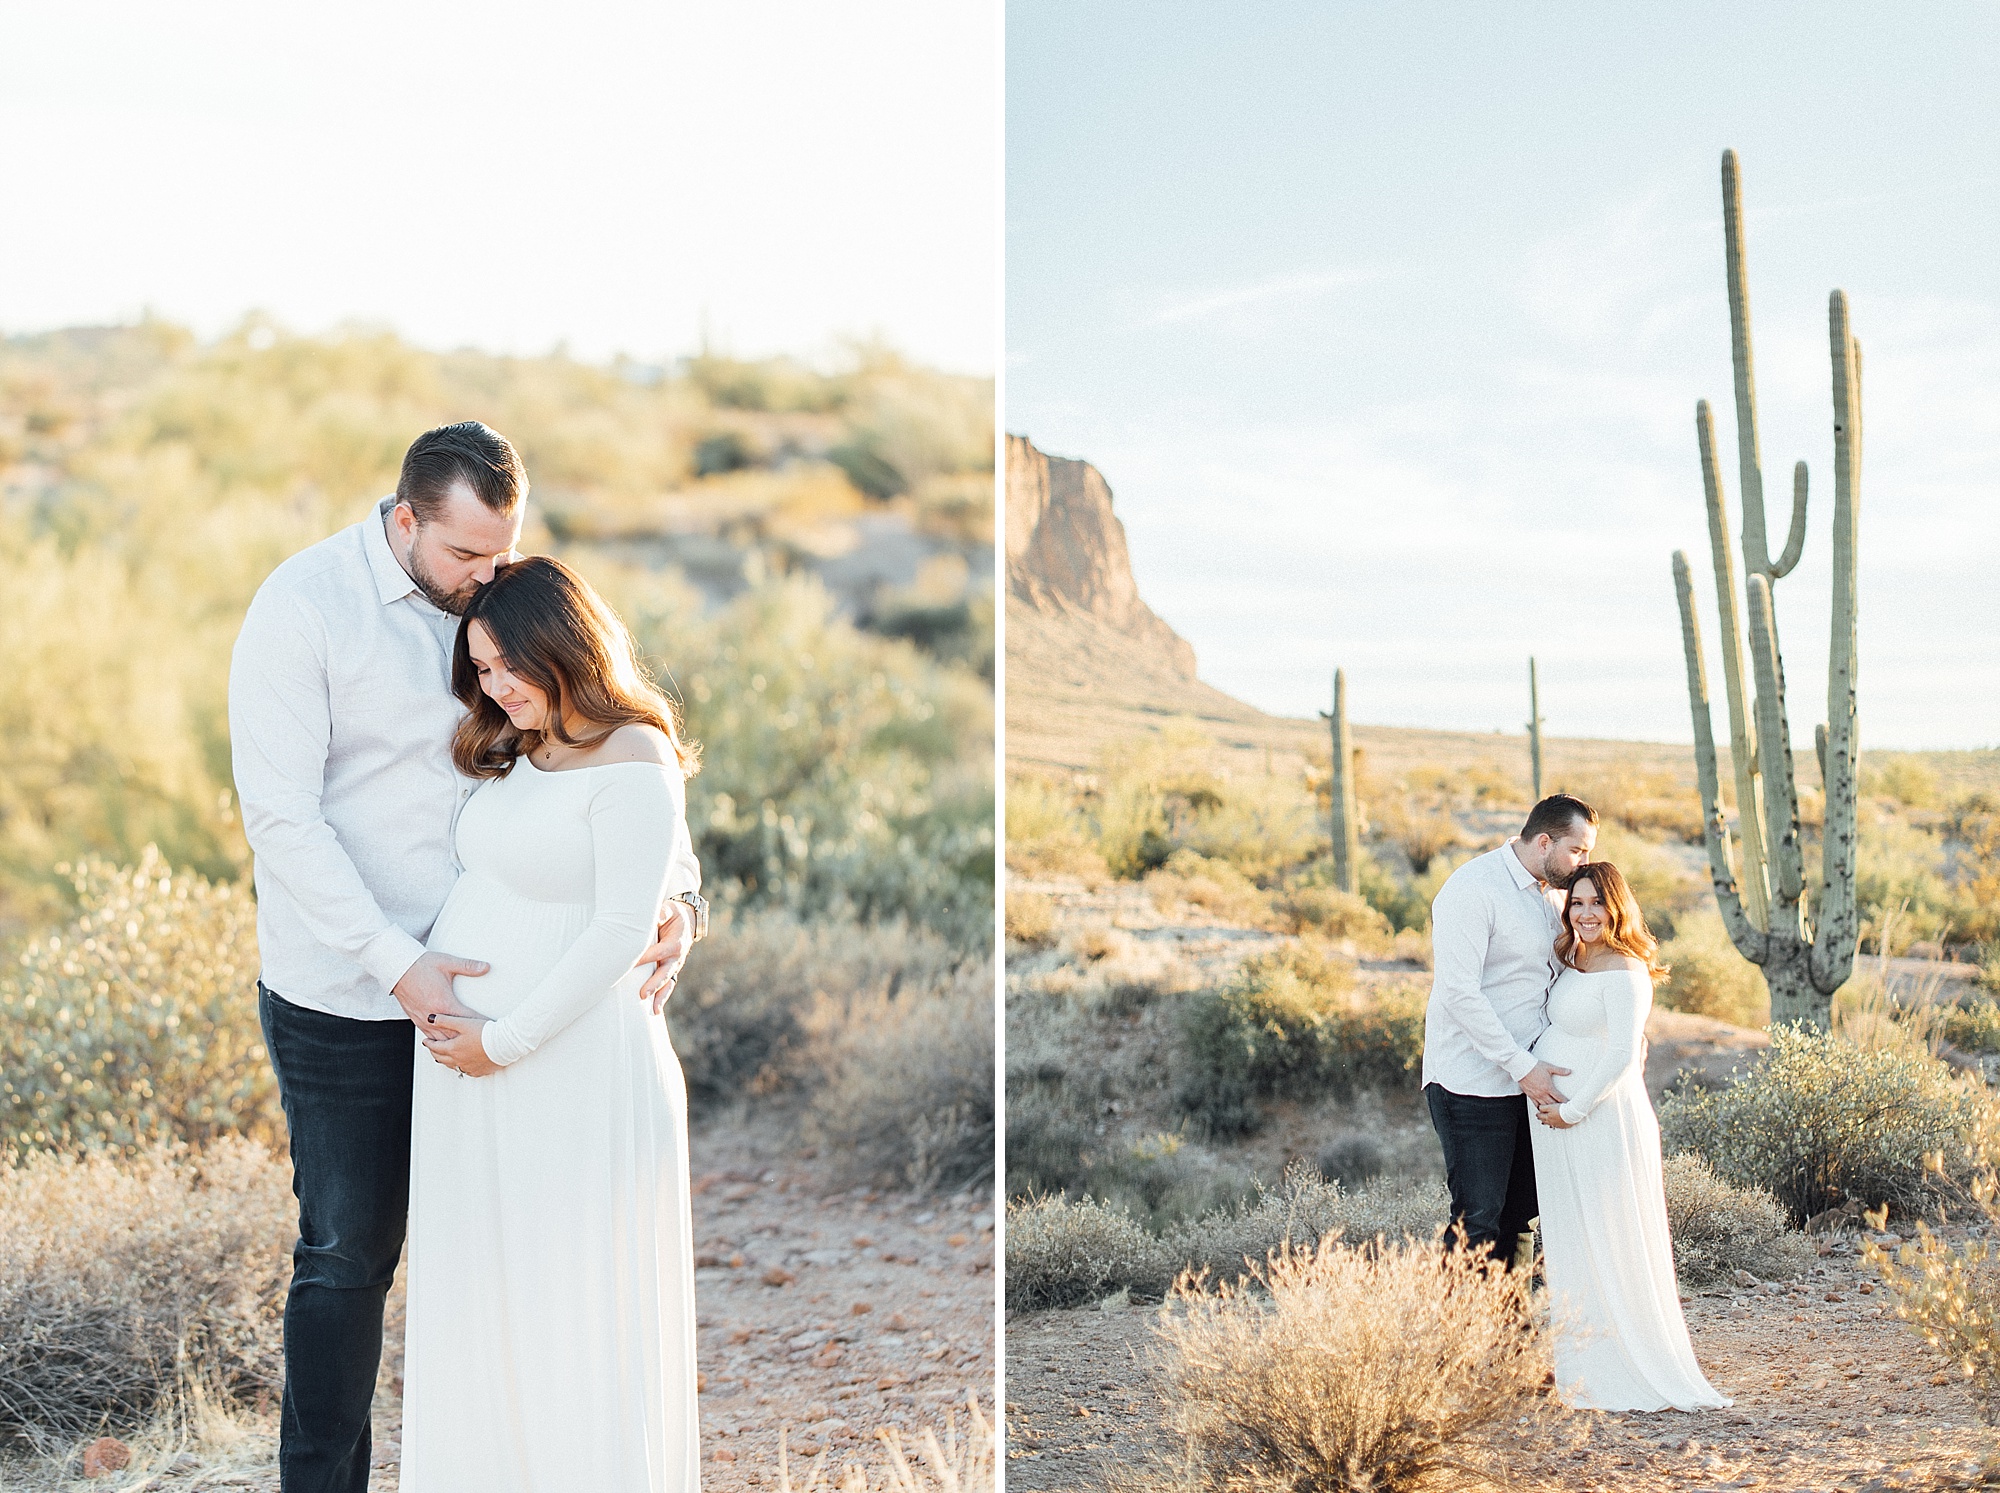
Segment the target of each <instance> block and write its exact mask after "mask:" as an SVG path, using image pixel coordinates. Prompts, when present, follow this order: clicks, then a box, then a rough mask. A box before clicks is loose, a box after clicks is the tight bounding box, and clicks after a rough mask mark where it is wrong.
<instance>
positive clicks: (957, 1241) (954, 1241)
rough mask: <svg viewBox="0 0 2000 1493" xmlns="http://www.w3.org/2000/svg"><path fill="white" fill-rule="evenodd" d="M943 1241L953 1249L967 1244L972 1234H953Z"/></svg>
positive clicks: (970, 1240)
mask: <svg viewBox="0 0 2000 1493" xmlns="http://www.w3.org/2000/svg"><path fill="white" fill-rule="evenodd" d="M944 1242H945V1243H946V1244H949V1245H950V1246H951V1247H952V1248H953V1249H959V1248H962V1247H963V1246H965V1245H967V1244H970V1243H971V1242H972V1236H971V1235H969V1234H953V1235H951V1236H950V1237H948V1238H947V1239H946V1240H945V1241H944Z"/></svg>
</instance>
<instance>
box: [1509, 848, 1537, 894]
mask: <svg viewBox="0 0 2000 1493" xmlns="http://www.w3.org/2000/svg"><path fill="white" fill-rule="evenodd" d="M1500 859H1502V860H1503V861H1505V862H1506V863H1507V873H1508V874H1509V875H1510V876H1512V877H1513V878H1514V885H1515V886H1517V887H1519V888H1521V890H1522V891H1524V892H1528V891H1532V892H1535V893H1537V894H1539V893H1540V892H1541V890H1542V886H1541V883H1540V882H1538V881H1537V880H1536V879H1535V873H1534V872H1532V871H1530V870H1529V869H1528V868H1527V867H1526V866H1524V865H1522V864H1521V857H1520V855H1519V854H1518V853H1517V852H1516V851H1515V849H1514V842H1513V841H1512V840H1508V841H1506V842H1505V843H1504V844H1502V845H1501V847H1500Z"/></svg>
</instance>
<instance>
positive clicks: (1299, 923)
mask: <svg viewBox="0 0 2000 1493" xmlns="http://www.w3.org/2000/svg"><path fill="white" fill-rule="evenodd" d="M1271 905H1272V911H1274V912H1275V913H1276V914H1277V916H1278V920H1279V923H1280V924H1281V926H1283V928H1284V929H1285V931H1286V932H1287V933H1314V934H1317V935H1319V936H1320V937H1321V938H1333V939H1341V938H1351V939H1353V940H1354V941H1355V942H1356V943H1357V944H1359V945H1361V946H1362V947H1363V948H1365V949H1368V950H1370V951H1371V952H1372V951H1376V950H1381V949H1386V948H1389V947H1391V946H1392V945H1393V943H1394V939H1395V933H1394V930H1393V929H1392V928H1391V927H1390V926H1389V920H1388V919H1387V918H1386V917H1384V916H1383V915H1382V914H1381V913H1379V912H1377V911H1376V910H1375V909H1374V908H1373V907H1371V906H1369V904H1368V902H1367V900H1366V899H1365V898H1363V897H1360V896H1358V895H1356V894H1355V893H1353V892H1343V891H1341V890H1340V889H1339V888H1338V887H1330V886H1295V887H1290V888H1287V889H1286V890H1285V891H1282V892H1280V893H1279V894H1278V895H1277V896H1276V897H1275V898H1274V899H1273V900H1272V904H1271Z"/></svg>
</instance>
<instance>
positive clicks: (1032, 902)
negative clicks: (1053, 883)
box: [1007, 888, 1056, 949]
mask: <svg viewBox="0 0 2000 1493" xmlns="http://www.w3.org/2000/svg"><path fill="white" fill-rule="evenodd" d="M1055 926H1056V905H1055V903H1053V902H1051V901H1050V900H1049V899H1048V898H1047V897H1046V896H1044V895H1043V894H1042V893H1040V892H1017V891H1014V890H1013V889H1012V888H1009V889H1008V892H1007V941H1008V942H1009V943H1017V944H1019V945H1021V946H1022V947H1023V948H1026V949H1045V948H1047V947H1048V946H1049V944H1050V943H1051V942H1052V941H1053V939H1054V937H1055Z"/></svg>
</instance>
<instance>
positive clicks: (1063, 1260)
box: [1007, 1115, 1166, 1312]
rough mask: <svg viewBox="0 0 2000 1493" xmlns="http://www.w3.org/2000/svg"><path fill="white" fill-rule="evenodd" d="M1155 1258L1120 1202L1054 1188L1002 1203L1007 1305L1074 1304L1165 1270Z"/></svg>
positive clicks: (1155, 1248)
mask: <svg viewBox="0 0 2000 1493" xmlns="http://www.w3.org/2000/svg"><path fill="white" fill-rule="evenodd" d="M1011 1127H1012V1118H1011V1115H1010V1117H1009V1128H1011ZM1162 1259H1163V1254H1162V1250H1161V1247H1160V1242H1159V1240H1157V1239H1155V1238H1154V1237H1153V1236H1152V1235H1151V1234H1149V1233H1147V1232H1146V1230H1145V1229H1143V1228H1142V1227H1140V1226H1139V1224H1137V1223H1136V1222H1134V1221H1133V1218H1132V1215H1131V1214H1130V1213H1128V1212H1126V1211H1125V1210H1124V1209H1123V1208H1118V1207H1112V1206H1108V1205H1106V1204H1103V1203H1098V1202H1094V1201H1092V1200H1091V1199H1089V1198H1081V1199H1078V1200H1076V1201H1074V1202H1072V1201H1071V1200H1070V1199H1068V1198H1066V1197H1063V1196H1062V1195H1061V1194H1055V1195H1053V1196H1045V1197H1038V1198H1032V1199H1027V1200H1024V1201H1018V1202H1010V1203H1008V1205H1007V1309H1008V1310H1009V1311H1023V1312H1025V1311H1039V1310H1042V1309H1043V1308H1046V1307H1061V1306H1081V1305H1082V1304H1083V1303H1085V1302H1087V1301H1095V1300H1097V1299H1098V1298H1099V1297H1101V1296H1107V1295H1109V1294H1110V1293H1111V1292H1112V1291H1114V1290H1116V1289H1118V1288H1119V1287H1120V1286H1122V1285H1125V1284H1126V1283H1128V1282H1129V1281H1131V1280H1132V1279H1134V1278H1135V1277H1137V1278H1141V1279H1153V1278H1157V1277H1158V1276H1159V1275H1161V1274H1164V1273H1166V1270H1165V1266H1164V1264H1162V1263H1157V1262H1159V1261H1161V1260H1162Z"/></svg>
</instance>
